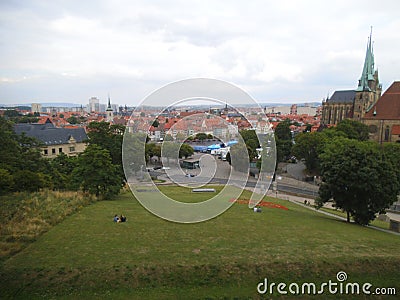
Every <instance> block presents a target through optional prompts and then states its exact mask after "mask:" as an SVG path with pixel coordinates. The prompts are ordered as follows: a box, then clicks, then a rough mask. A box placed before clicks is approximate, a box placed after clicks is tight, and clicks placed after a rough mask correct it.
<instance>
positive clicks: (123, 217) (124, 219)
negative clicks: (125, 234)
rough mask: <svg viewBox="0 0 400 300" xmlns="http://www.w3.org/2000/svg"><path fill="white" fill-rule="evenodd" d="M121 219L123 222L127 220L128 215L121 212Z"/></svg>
mask: <svg viewBox="0 0 400 300" xmlns="http://www.w3.org/2000/svg"><path fill="white" fill-rule="evenodd" d="M119 219H120V220H121V222H126V217H125V216H124V215H122V214H121V217H120V218H119Z"/></svg>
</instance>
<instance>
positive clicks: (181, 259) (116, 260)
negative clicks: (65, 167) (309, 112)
mask: <svg viewBox="0 0 400 300" xmlns="http://www.w3.org/2000/svg"><path fill="white" fill-rule="evenodd" d="M163 189H164V191H166V193H168V195H170V196H172V197H174V196H175V197H180V198H181V199H183V198H184V199H190V200H191V201H194V202H195V201H199V200H201V199H202V197H207V196H209V195H206V194H200V195H198V194H196V195H193V194H191V193H190V191H188V190H185V189H182V188H177V187H164V188H163ZM247 197H249V193H247V192H244V193H243V194H242V196H241V198H243V199H246V198H247ZM266 200H267V201H272V202H274V203H277V204H280V205H284V206H286V207H287V208H288V210H282V209H276V208H263V211H262V213H254V212H253V211H252V210H250V209H248V208H247V206H246V205H243V204H238V203H237V204H234V205H233V206H232V207H231V208H230V209H229V210H228V211H227V212H225V213H224V214H222V215H221V216H219V217H217V218H215V219H212V220H209V221H206V222H203V223H198V224H178V223H172V222H168V221H165V220H162V219H160V218H158V217H156V216H154V215H152V214H151V213H149V212H147V211H146V210H145V209H144V208H143V207H142V206H141V205H140V204H139V203H138V202H137V201H136V200H135V199H134V197H133V196H132V195H131V194H130V193H124V194H121V195H120V196H119V197H118V198H117V199H116V200H113V201H101V202H96V203H94V204H92V205H90V206H87V207H84V208H82V209H81V210H80V211H78V212H77V213H75V214H74V215H72V216H69V217H67V218H66V219H65V220H64V221H63V222H62V223H60V224H58V225H57V226H55V227H53V228H52V229H51V230H50V231H48V232H47V233H45V234H44V235H42V236H41V237H40V238H38V240H37V241H35V242H34V243H32V244H30V245H29V246H28V247H27V248H26V249H24V250H23V251H21V252H20V253H18V254H16V255H14V256H12V257H11V258H9V259H8V260H7V261H5V262H4V263H3V265H2V266H1V267H0V268H1V269H0V298H2V299H3V298H21V299H26V298H28V297H29V298H43V297H45V298H54V297H60V298H71V299H76V298H85V299H86V298H95V299H98V298H104V299H108V298H113V299H231V298H232V299H254V298H255V299H257V298H260V299H266V298H267V299H268V298H269V297H270V295H264V296H259V295H258V293H257V290H256V288H257V284H258V283H259V282H260V281H262V280H264V278H265V277H267V278H268V280H269V281H274V282H276V283H278V282H286V283H288V284H289V283H291V282H297V283H303V282H314V283H322V282H327V281H328V280H336V274H337V273H338V272H339V271H345V272H346V273H347V275H348V281H350V282H360V283H364V282H370V283H372V284H373V286H375V287H396V288H397V293H400V283H399V280H398V279H399V278H400V269H399V268H398V266H399V265H400V255H399V249H400V238H399V237H398V236H394V235H391V234H388V233H384V232H379V231H376V230H372V229H370V228H367V227H361V226H357V225H353V224H346V223H345V222H342V221H338V220H336V219H333V218H330V217H327V216H324V215H321V214H319V213H318V212H314V211H311V210H309V209H306V208H303V207H301V206H298V205H295V204H292V203H289V202H287V201H284V200H277V199H274V198H272V199H266ZM121 213H123V214H125V215H126V216H127V217H128V221H127V222H126V223H118V224H117V223H114V222H112V218H113V216H114V215H115V214H121ZM274 297H275V296H274ZM288 298H289V299H292V298H293V295H291V297H288ZM303 298H307V297H306V296H297V297H296V299H303ZM323 298H324V299H336V298H343V297H340V296H338V295H336V296H331V297H329V296H327V295H324V297H323ZM366 298H368V299H375V298H376V299H386V298H383V297H382V298H380V297H378V296H376V297H375V298H372V297H365V299H366ZM391 298H393V299H394V298H395V296H392V297H391ZM314 299H315V297H314ZM346 299H351V297H349V295H347V296H346ZM355 299H364V297H361V298H357V297H355ZM389 299H390V297H389Z"/></svg>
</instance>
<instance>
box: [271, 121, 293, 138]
mask: <svg viewBox="0 0 400 300" xmlns="http://www.w3.org/2000/svg"><path fill="white" fill-rule="evenodd" d="M275 138H276V139H280V140H284V141H286V140H292V132H291V131H290V120H289V119H286V120H285V121H283V122H280V123H279V124H278V125H277V126H276V128H275Z"/></svg>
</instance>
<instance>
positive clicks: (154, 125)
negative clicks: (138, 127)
mask: <svg viewBox="0 0 400 300" xmlns="http://www.w3.org/2000/svg"><path fill="white" fill-rule="evenodd" d="M159 125H160V122H159V121H158V120H157V119H155V120H154V121H153V122H152V123H151V126H153V127H158V126H159Z"/></svg>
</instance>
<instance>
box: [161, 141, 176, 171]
mask: <svg viewBox="0 0 400 300" xmlns="http://www.w3.org/2000/svg"><path fill="white" fill-rule="evenodd" d="M161 155H162V157H163V158H164V157H165V158H166V159H167V164H168V165H169V159H170V158H172V159H177V158H178V157H179V144H178V143H174V142H168V141H167V142H163V143H162V146H161Z"/></svg>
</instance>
